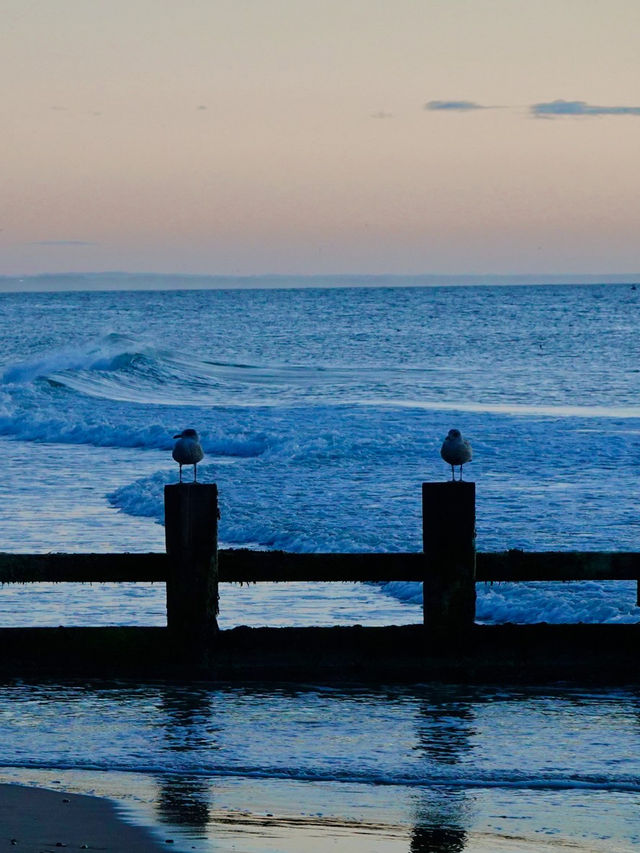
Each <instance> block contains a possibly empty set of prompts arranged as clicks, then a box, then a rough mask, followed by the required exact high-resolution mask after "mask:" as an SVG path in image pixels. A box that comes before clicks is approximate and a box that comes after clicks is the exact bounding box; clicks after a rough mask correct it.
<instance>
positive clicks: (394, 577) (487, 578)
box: [0, 548, 640, 583]
mask: <svg viewBox="0 0 640 853" xmlns="http://www.w3.org/2000/svg"><path fill="white" fill-rule="evenodd" d="M167 565H168V564H167V557H166V554H3V553H0V583H28V582H37V581H48V582H53V583H136V582H138V583H153V582H157V583H164V582H165V580H166V577H167ZM218 568H219V579H220V581H221V582H223V583H224V582H227V583H254V582H282V581H305V582H314V581H315V582H330V581H360V582H366V581H371V582H376V581H377V582H385V581H422V580H424V556H423V554H422V553H420V552H412V553H386V554H292V553H289V552H286V551H253V550H249V549H245V548H236V549H224V550H221V551H219V552H218ZM638 579H640V553H639V552H635V551H634V552H600V551H586V552H585V551H566V552H565V551H542V552H533V551H531V552H525V551H518V550H513V551H501V552H494V553H482V552H481V553H478V554H477V555H476V581H478V582H489V583H490V582H498V581H571V580H638Z"/></svg>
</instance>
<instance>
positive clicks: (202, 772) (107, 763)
mask: <svg viewBox="0 0 640 853" xmlns="http://www.w3.org/2000/svg"><path fill="white" fill-rule="evenodd" d="M0 767H2V768H15V769H17V768H20V769H23V770H60V771H68V770H71V771H74V770H75V771H78V770H82V771H93V772H97V771H110V772H122V773H141V774H146V775H150V776H151V775H152V776H189V777H197V778H202V779H219V778H230V777H235V778H244V779H277V780H281V781H287V780H289V781H295V782H339V783H346V784H360V785H377V786H380V785H384V786H397V787H403V788H449V789H465V790H469V789H478V790H479V789H495V788H505V789H512V790H513V789H517V790H537V791H572V790H590V791H609V792H619V793H637V792H640V778H638V777H637V776H632V775H622V774H621V775H614V774H604V773H603V774H590V773H585V774H581V773H575V774H562V773H555V772H553V771H550V772H547V773H544V772H543V773H526V772H517V771H511V770H505V771H501V770H499V769H496V770H491V771H487V772H484V773H483V772H482V771H468V770H465V769H460V770H459V771H452V772H450V773H446V772H436V773H433V772H424V771H419V772H416V773H414V774H409V773H406V772H393V771H379V772H375V771H373V770H370V769H362V770H356V769H353V768H345V769H344V770H342V769H340V768H332V769H331V770H326V769H324V768H314V767H309V768H306V767H286V768H284V767H280V766H278V765H272V766H269V765H247V764H237V765H236V764H229V765H227V766H224V765H222V764H217V765H216V766H215V767H207V768H204V767H202V765H201V764H186V763H182V764H176V765H172V766H167V765H166V764H156V763H143V762H130V761H118V760H117V759H113V758H109V759H105V760H104V761H99V760H98V761H64V760H55V759H54V760H52V759H42V760H40V759H32V760H26V761H20V762H19V763H17V762H16V761H15V759H14V760H11V759H9V760H6V759H5V760H0Z"/></svg>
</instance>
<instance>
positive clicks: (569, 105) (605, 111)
mask: <svg viewBox="0 0 640 853" xmlns="http://www.w3.org/2000/svg"><path fill="white" fill-rule="evenodd" d="M529 109H530V110H531V112H532V113H533V115H534V116H538V117H542V118H553V117H554V116H640V107H619V106H616V107H603V106H596V105H594V104H588V103H587V102H586V101H563V100H561V99H560V100H556V101H550V102H549V103H541V104H532V105H531V106H530V108H529Z"/></svg>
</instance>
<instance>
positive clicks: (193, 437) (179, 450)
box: [171, 429, 204, 483]
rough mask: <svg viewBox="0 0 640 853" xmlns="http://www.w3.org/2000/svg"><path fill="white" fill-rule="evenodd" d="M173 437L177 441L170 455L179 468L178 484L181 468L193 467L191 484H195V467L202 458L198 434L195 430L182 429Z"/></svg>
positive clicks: (196, 478) (202, 453)
mask: <svg viewBox="0 0 640 853" xmlns="http://www.w3.org/2000/svg"><path fill="white" fill-rule="evenodd" d="M173 437H174V438H177V439H178V440H177V441H176V443H175V447H174V448H173V453H172V454H171V455H172V456H173V458H174V459H175V460H176V462H177V463H178V465H179V466H180V482H182V466H183V465H193V482H194V483H197V481H198V477H197V475H196V465H197V464H198V462H199V461H200V460H201V459H202V457H203V456H204V452H203V450H202V445H201V444H200V438H199V436H198V433H197V432H196V431H195V429H183V430H182V432H180V433H178V435H174V436H173Z"/></svg>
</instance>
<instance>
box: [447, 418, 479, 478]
mask: <svg viewBox="0 0 640 853" xmlns="http://www.w3.org/2000/svg"><path fill="white" fill-rule="evenodd" d="M440 456H442V458H443V459H444V461H445V462H448V463H449V465H451V479H452V480H455V478H456V477H455V468H454V467H453V466H454V465H459V466H460V479H461V480H462V466H463V465H464V463H465V462H471V459H472V457H473V454H472V452H471V445H470V444H469V442H468V441H467V439H466V438H463V437H462V434H461V433H460V430H459V429H450V430H449V432H448V433H447V437H446V438H445V440H444V441H443V442H442V447H441V448H440Z"/></svg>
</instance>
